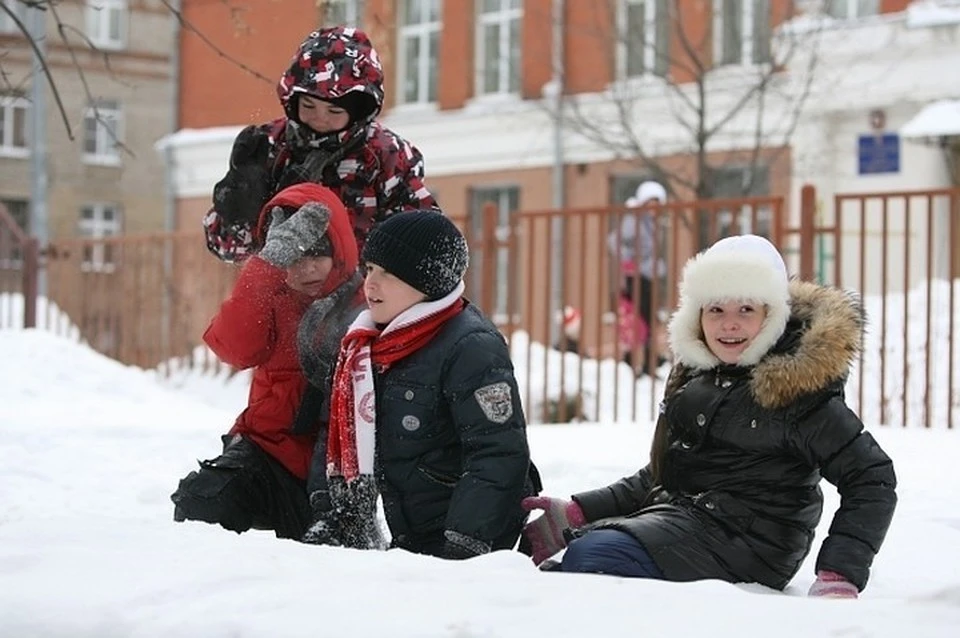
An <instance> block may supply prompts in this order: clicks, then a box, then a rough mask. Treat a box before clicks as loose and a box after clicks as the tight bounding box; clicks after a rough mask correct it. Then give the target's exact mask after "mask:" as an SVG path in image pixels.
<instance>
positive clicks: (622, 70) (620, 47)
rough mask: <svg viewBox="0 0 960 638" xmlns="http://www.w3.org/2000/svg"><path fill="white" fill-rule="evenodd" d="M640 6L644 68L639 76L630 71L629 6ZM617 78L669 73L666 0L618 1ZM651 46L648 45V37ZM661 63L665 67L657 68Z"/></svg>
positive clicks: (668, 24) (668, 19)
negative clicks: (641, 6) (650, 36)
mask: <svg viewBox="0 0 960 638" xmlns="http://www.w3.org/2000/svg"><path fill="white" fill-rule="evenodd" d="M641 4H642V5H643V41H642V42H640V46H641V47H643V68H642V69H641V70H640V72H639V73H631V72H630V68H629V66H630V59H631V55H630V54H631V44H632V43H631V39H630V36H629V33H630V24H629V19H628V16H629V13H628V11H629V7H630V6H631V5H641ZM617 27H618V34H617V56H616V64H617V78H618V79H619V80H628V79H631V78H650V77H660V78H663V77H666V76H667V75H669V73H670V35H669V34H670V8H669V5H668V4H667V2H666V0H618V2H617ZM648 34H652V37H653V44H652V46H647V42H648V41H649V35H648ZM660 64H663V65H664V66H663V67H662V68H658V67H660Z"/></svg>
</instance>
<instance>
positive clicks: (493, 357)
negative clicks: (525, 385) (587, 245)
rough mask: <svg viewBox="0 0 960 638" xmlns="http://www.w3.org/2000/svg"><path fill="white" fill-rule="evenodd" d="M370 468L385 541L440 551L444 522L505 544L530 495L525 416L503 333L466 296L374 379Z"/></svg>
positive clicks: (449, 527) (497, 546) (448, 526)
mask: <svg viewBox="0 0 960 638" xmlns="http://www.w3.org/2000/svg"><path fill="white" fill-rule="evenodd" d="M375 387H376V405H377V460H378V462H377V468H378V469H377V473H378V477H377V478H378V483H379V487H380V493H381V496H382V497H383V506H384V513H385V515H386V519H387V524H388V525H389V527H390V532H391V535H392V537H393V545H394V546H395V547H401V548H404V549H408V550H410V551H414V552H418V553H425V554H433V555H440V554H441V553H442V551H443V544H444V532H445V531H447V530H449V531H452V532H456V533H457V534H460V535H463V536H465V537H467V538H469V539H474V540H477V541H479V542H480V543H482V544H484V545H488V546H489V547H490V548H491V549H509V548H511V547H513V545H514V543H516V541H517V539H518V537H519V534H520V529H521V527H522V525H523V521H524V519H525V513H524V512H523V511H522V509H521V508H520V501H521V499H522V498H523V497H524V496H527V495H529V494H531V493H533V491H534V489H533V487H532V483H531V479H529V478H528V475H530V474H531V472H533V471H535V470H532V466H531V464H530V452H529V448H528V447H527V434H526V422H525V420H524V416H523V410H522V408H521V406H520V397H519V394H518V390H517V383H516V380H515V378H514V375H513V364H512V363H511V361H510V355H509V351H508V349H507V344H506V342H505V340H504V338H503V336H502V335H501V334H500V333H499V332H498V331H497V328H496V326H494V325H493V324H492V323H491V322H490V321H489V320H488V319H487V318H485V317H484V316H483V314H482V313H481V312H480V311H479V310H477V308H476V307H475V306H473V305H470V304H468V305H467V306H466V308H464V310H463V312H461V313H460V314H458V315H456V316H455V317H454V318H452V319H450V320H449V321H448V322H447V323H446V324H445V325H444V326H443V328H441V330H440V332H439V333H438V334H437V336H436V337H434V339H433V340H432V341H430V343H428V344H427V345H426V346H425V347H423V348H421V349H420V350H418V351H417V352H415V353H413V354H412V355H410V356H408V357H406V358H405V359H403V360H401V361H399V362H397V363H396V364H394V365H393V366H392V367H391V368H389V369H388V370H387V371H386V372H385V373H377V374H376V377H375Z"/></svg>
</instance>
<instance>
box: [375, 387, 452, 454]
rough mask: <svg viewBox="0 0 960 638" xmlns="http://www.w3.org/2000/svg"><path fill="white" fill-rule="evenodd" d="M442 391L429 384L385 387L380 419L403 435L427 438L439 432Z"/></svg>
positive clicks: (393, 432)
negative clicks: (440, 395) (439, 401)
mask: <svg viewBox="0 0 960 638" xmlns="http://www.w3.org/2000/svg"><path fill="white" fill-rule="evenodd" d="M438 397H439V391H438V390H437V389H435V388H431V387H428V386H418V385H413V384H407V383H404V384H398V383H394V384H390V385H388V386H387V387H386V388H384V390H383V395H382V402H383V405H379V406H377V413H378V420H379V421H380V423H381V424H382V425H383V426H384V429H385V430H386V433H387V434H389V435H390V436H394V437H396V438H399V439H411V440H423V439H430V438H433V437H436V436H438V435H439V434H440V433H441V431H442V428H441V427H440V424H439V422H438V419H437V416H436V415H437V411H438V410H437V407H438V406H437V400H438Z"/></svg>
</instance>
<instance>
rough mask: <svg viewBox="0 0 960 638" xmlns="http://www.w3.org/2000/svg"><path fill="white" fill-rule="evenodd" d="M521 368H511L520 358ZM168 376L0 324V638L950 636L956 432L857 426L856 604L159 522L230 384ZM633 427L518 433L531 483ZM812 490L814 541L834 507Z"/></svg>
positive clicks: (606, 458) (637, 443) (585, 472)
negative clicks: (867, 456)
mask: <svg viewBox="0 0 960 638" xmlns="http://www.w3.org/2000/svg"><path fill="white" fill-rule="evenodd" d="M520 372H522V371H520ZM177 386H178V387H176V388H172V387H171V386H170V384H169V383H167V384H161V383H159V382H158V381H157V378H156V375H155V374H153V373H152V372H148V371H142V370H136V369H131V368H126V367H124V366H122V365H120V364H118V363H116V362H114V361H112V360H109V359H106V358H104V357H102V356H100V355H98V354H96V353H94V352H93V351H91V350H89V349H87V348H85V347H83V346H80V345H77V344H76V343H75V342H73V341H69V340H66V339H62V338H58V337H55V336H53V335H51V334H49V333H46V332H38V331H21V330H0V636H4V637H7V636H9V637H11V638H19V637H35V636H70V637H71V638H77V637H87V636H89V637H97V638H114V637H121V636H165V637H166V636H178V637H179V636H205V637H206V636H210V637H214V636H271V637H272V636H310V637H314V638H315V637H318V636H341V637H343V638H347V637H349V638H362V637H367V636H370V637H373V636H377V637H379V636H390V637H391V638H400V637H404V636H411V637H417V638H425V637H447V638H500V637H510V636H517V637H520V636H522V637H525V638H529V637H534V636H550V637H551V638H556V637H561V636H594V635H597V636H662V635H666V634H667V633H668V632H671V633H675V634H676V635H691V636H696V635H710V636H731V637H733V636H736V637H738V638H739V637H743V636H776V637H777V638H781V637H787V636H798V637H799V636H803V637H810V636H830V635H833V636H851V637H853V636H856V637H858V638H861V637H865V636H896V637H897V638H905V637H911V638H912V637H921V636H944V637H948V636H956V635H958V633H957V632H958V631H960V630H958V627H960V496H957V495H956V494H957V486H958V485H960V463H958V462H957V461H958V459H960V432H953V431H946V430H943V429H940V430H923V429H920V428H888V427H884V428H881V427H872V428H871V429H872V430H873V433H874V435H875V436H876V437H877V438H878V439H879V441H880V443H881V444H882V445H883V446H884V448H885V449H886V450H887V452H888V453H889V454H890V455H891V456H892V457H893V459H894V462H895V464H896V468H897V473H898V475H899V478H900V489H899V494H900V505H899V508H898V510H897V514H896V517H895V519H894V523H893V526H892V527H891V530H890V533H889V535H888V538H887V542H886V544H885V545H884V547H883V550H882V551H881V553H880V555H879V557H878V559H877V561H876V563H875V565H874V570H873V576H872V579H871V582H870V585H869V586H868V588H867V590H866V591H865V592H864V594H863V595H862V597H861V598H860V600H858V601H836V600H814V599H809V598H806V597H805V596H804V594H805V592H806V589H807V587H808V586H809V585H810V583H811V582H812V580H813V573H812V572H813V556H811V558H810V559H809V560H808V563H807V565H805V566H804V568H803V570H802V571H801V572H800V574H799V575H798V576H797V577H796V578H795V579H794V581H793V583H791V585H790V587H789V588H788V589H787V590H786V592H784V593H783V594H781V593H779V592H774V591H770V590H767V589H764V588H762V587H757V586H734V585H728V584H725V583H720V582H714V581H710V582H700V583H692V584H673V583H663V582H648V581H631V580H623V579H616V578H611V577H603V576H585V575H572V574H554V573H541V572H538V571H536V570H535V569H534V568H533V567H532V565H531V564H530V563H529V561H528V559H526V558H525V557H523V556H521V555H519V554H517V553H513V552H498V553H495V554H492V555H489V556H485V557H481V558H479V559H475V560H472V561H467V562H459V563H450V562H444V561H441V560H438V559H433V558H428V557H422V556H415V555H411V554H407V553H404V552H399V551H390V552H385V553H381V552H366V553H365V552H358V551H351V550H342V549H335V548H325V547H313V546H305V545H300V544H298V543H295V542H292V541H281V540H277V539H276V538H274V537H273V535H272V534H270V533H265V532H251V533H247V534H244V535H241V536H238V535H236V534H233V533H230V532H226V531H224V530H222V529H220V528H218V527H213V526H210V525H204V524H201V523H183V524H177V523H174V522H173V520H172V516H171V514H172V506H171V503H170V501H169V494H170V492H171V491H172V490H173V489H174V488H175V486H176V483H177V480H178V479H179V478H180V477H181V476H182V475H183V474H185V473H186V472H188V471H189V470H191V469H193V467H194V466H195V459H197V458H207V457H211V456H214V455H215V454H216V452H217V449H218V445H219V441H218V435H219V434H220V433H221V432H223V431H224V430H225V429H226V428H227V427H228V426H229V425H230V423H231V422H232V420H233V417H234V416H235V413H236V411H237V410H238V409H239V408H240V407H241V406H242V404H243V400H244V393H243V387H242V383H238V382H232V383H229V384H226V385H223V382H222V381H220V382H216V383H214V382H211V381H210V380H209V379H191V378H189V376H187V375H183V376H181V377H179V378H178V379H177ZM651 430H652V428H651V425H650V424H649V423H646V422H643V423H613V422H605V423H599V424H580V425H562V426H560V425H554V426H533V427H531V428H530V441H531V446H532V450H533V454H534V458H535V460H536V462H537V463H538V465H539V466H540V469H541V472H542V474H543V477H544V481H545V483H546V486H547V492H548V493H550V494H557V495H567V494H569V493H571V492H572V491H577V490H580V489H584V488H589V487H594V486H598V485H601V484H605V483H606V482H609V481H612V480H614V479H616V478H619V477H620V476H622V475H624V474H627V473H630V472H633V471H635V470H636V468H637V467H638V466H639V465H640V464H642V463H644V462H645V459H646V450H647V447H648V445H649V437H650V434H651ZM825 487H826V489H825V491H826V493H827V495H828V503H827V508H826V515H825V517H824V521H823V525H822V526H821V530H820V534H819V535H818V542H817V545H816V546H815V549H814V554H815V553H816V549H817V548H818V547H819V541H820V540H822V538H823V535H824V533H825V531H826V528H827V526H828V525H829V521H830V516H831V514H832V512H833V510H834V509H835V507H836V504H837V496H836V494H835V493H834V491H833V490H832V489H831V488H829V486H825Z"/></svg>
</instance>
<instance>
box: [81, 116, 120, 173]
mask: <svg viewBox="0 0 960 638" xmlns="http://www.w3.org/2000/svg"><path fill="white" fill-rule="evenodd" d="M110 118H113V123H114V130H113V134H112V135H111V134H110V132H109V129H108V127H107V122H109V121H110ZM91 119H92V120H93V122H94V126H95V127H96V128H95V130H94V142H93V144H94V151H93V152H92V153H91V152H89V151H87V139H88V138H87V135H88V132H89V131H88V127H87V122H88V120H91ZM122 139H123V108H122V106H121V105H120V102H119V101H118V100H108V101H103V102H100V103H99V104H92V105H90V106H88V107H87V108H86V109H85V110H84V113H83V162H84V163H85V164H94V165H97V166H119V165H120V159H121V158H120V149H119V148H118V144H119V143H120V141H121V140H122Z"/></svg>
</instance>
